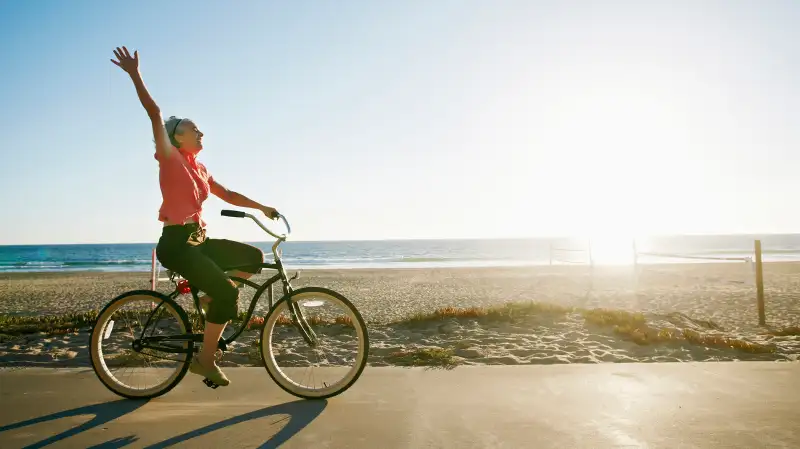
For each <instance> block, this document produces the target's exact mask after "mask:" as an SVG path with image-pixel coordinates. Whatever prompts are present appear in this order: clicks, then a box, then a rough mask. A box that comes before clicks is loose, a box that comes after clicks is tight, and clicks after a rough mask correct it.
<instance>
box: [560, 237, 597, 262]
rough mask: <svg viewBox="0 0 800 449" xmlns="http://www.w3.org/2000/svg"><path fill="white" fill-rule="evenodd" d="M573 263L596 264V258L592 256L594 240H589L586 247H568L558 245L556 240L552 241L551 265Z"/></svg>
mask: <svg viewBox="0 0 800 449" xmlns="http://www.w3.org/2000/svg"><path fill="white" fill-rule="evenodd" d="M554 263H555V264H571V265H584V264H588V265H589V266H594V258H593V257H592V242H591V240H590V241H589V243H588V245H587V246H586V247H585V248H566V247H563V246H557V245H556V244H555V243H554V242H552V241H551V242H550V265H553V264H554Z"/></svg>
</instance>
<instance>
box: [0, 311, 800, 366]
mask: <svg viewBox="0 0 800 449" xmlns="http://www.w3.org/2000/svg"><path fill="white" fill-rule="evenodd" d="M568 314H579V316H580V317H582V318H583V320H584V323H585V324H586V325H589V326H599V327H603V328H610V330H611V331H612V332H613V333H614V334H615V335H617V336H619V337H620V338H621V339H623V340H626V341H632V342H634V343H636V344H639V345H655V344H669V343H679V344H685V343H689V344H693V345H699V346H707V347H717V348H732V349H737V350H740V351H745V352H751V353H765V352H774V349H773V348H771V347H768V346H765V345H761V344H758V343H752V342H749V341H746V340H744V339H739V338H734V337H729V336H725V335H722V334H720V333H718V332H712V333H703V332H698V331H696V330H693V329H681V328H656V327H653V326H650V325H649V324H648V323H647V319H646V317H645V315H644V314H642V313H638V312H628V311H624V310H610V309H581V308H575V307H566V306H561V305H558V304H551V303H541V302H535V301H524V302H512V303H506V304H502V305H496V306H491V307H466V308H458V307H446V308H439V309H436V310H434V311H432V312H427V313H418V314H414V315H412V316H409V317H406V318H404V319H401V320H398V321H395V322H394V323H392V324H410V325H424V324H426V323H429V322H435V321H442V320H445V319H452V318H455V319H477V320H480V321H513V320H517V319H522V318H526V317H532V316H548V317H554V316H560V317H564V316H566V315H568ZM97 315H98V311H88V312H76V313H68V314H63V315H48V316H12V315H3V314H0V341H4V340H9V339H12V338H13V337H14V336H17V335H22V334H30V333H37V332H42V333H46V334H59V333H67V332H75V331H79V330H81V329H86V328H90V327H92V326H93V325H94V321H95V319H96V318H97ZM196 318H197V317H196V313H195V312H192V313H190V322H194V321H193V319H196ZM244 318H245V313H244V312H242V313H240V315H239V319H240V320H244ZM684 318H685V319H689V320H691V321H692V322H694V323H695V324H698V325H700V326H701V327H705V328H708V329H711V330H719V329H721V328H720V326H718V325H717V324H716V323H713V322H711V321H703V320H696V319H692V318H689V317H686V316H684ZM309 321H310V323H311V324H312V325H315V326H316V325H350V326H352V325H353V323H352V321H351V320H350V318H349V317H346V316H338V317H330V318H318V317H312V318H311V319H310V320H309ZM277 324H278V325H292V322H291V320H290V319H289V318H288V316H281V317H279V319H278V323H277ZM263 326H264V317H263V316H256V317H252V318H251V319H250V321H249V322H248V324H247V329H248V330H259V329H261V328H263ZM768 334H769V335H773V336H791V335H800V327H797V326H794V327H788V328H784V329H779V330H774V331H770V332H769V333H768ZM452 357H453V356H452V354H451V353H449V352H447V351H445V350H441V351H436V350H427V349H423V350H413V351H403V352H398V353H396V354H393V355H392V356H390V359H393V360H396V361H397V362H398V364H407V365H408V366H418V365H426V366H428V365H441V366H449V364H451V363H453V359H452Z"/></svg>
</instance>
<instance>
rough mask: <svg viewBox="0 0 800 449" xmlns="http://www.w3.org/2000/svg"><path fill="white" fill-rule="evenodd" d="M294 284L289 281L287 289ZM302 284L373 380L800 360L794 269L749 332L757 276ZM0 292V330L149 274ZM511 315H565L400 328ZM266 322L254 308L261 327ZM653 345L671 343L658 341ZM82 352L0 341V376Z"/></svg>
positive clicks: (677, 269) (45, 342) (430, 272)
mask: <svg viewBox="0 0 800 449" xmlns="http://www.w3.org/2000/svg"><path fill="white" fill-rule="evenodd" d="M269 271H271V270H269ZM295 271H296V270H295V269H288V270H287V272H288V274H289V275H292V274H294V272H295ZM300 272H301V275H300V277H299V278H298V279H296V280H295V281H293V282H292V285H294V286H295V287H296V288H300V287H303V286H322V287H328V288H332V289H333V290H336V291H338V292H340V293H342V294H343V295H345V296H346V297H348V298H349V299H350V300H351V301H352V302H353V303H354V304H355V305H356V307H357V308H358V309H359V311H360V312H361V313H362V315H363V316H364V319H365V320H366V321H367V322H368V323H369V324H368V331H369V334H370V340H371V341H370V343H371V351H370V360H369V364H370V365H371V366H387V365H400V366H406V365H408V364H418V365H419V364H421V365H437V366H440V365H453V366H457V365H472V364H478V365H481V364H536V363H606V362H658V361H674V362H679V361H717V360H773V361H779V360H782V361H791V360H798V356H800V336H798V335H775V331H778V330H781V329H788V328H791V327H793V326H794V327H796V326H800V302H798V301H797V299H796V297H795V292H796V291H798V290H799V289H800V262H765V263H764V291H765V297H766V316H767V325H768V326H767V327H759V326H758V325H757V309H756V293H755V290H756V288H755V285H754V282H752V283H750V282H749V281H748V278H753V277H754V276H753V273H752V271H748V269H747V268H746V267H745V264H730V263H701V264H697V263H689V264H673V263H669V264H661V265H648V266H646V267H645V268H644V269H642V270H640V272H639V273H638V275H637V273H635V272H634V270H633V269H632V267H629V266H596V267H594V269H591V267H588V266H580V265H577V266H576V265H554V266H549V265H547V266H529V267H481V268H477V267H448V268H432V269H429V268H419V267H404V268H359V269H344V270H343V269H313V270H300ZM588 273H591V274H592V276H588ZM269 275H271V273H262V274H259V275H256V276H254V278H253V280H254V281H255V282H260V281H263V280H265V279H266V278H267V277H268V276H269ZM0 281H2V282H0V318H2V317H3V316H5V317H8V316H41V315H45V316H47V315H63V314H65V313H82V312H87V311H90V310H97V309H99V308H102V307H103V306H104V305H105V304H106V303H108V301H110V300H111V299H112V298H113V297H115V296H116V295H118V294H120V293H122V292H124V291H127V290H132V289H149V287H150V273H149V272H93V271H83V272H77V273H76V272H38V273H29V272H28V273H0ZM753 281H754V279H753ZM169 287H171V284H170V283H169V282H160V283H159V285H158V288H157V290H158V291H161V292H165V293H166V292H169V291H171V289H170V288H169ZM248 290H249V292H248ZM185 296H186V295H184V297H182V301H186V299H187V298H186V297H185ZM251 298H252V289H245V290H244V291H243V293H242V297H241V298H240V302H239V307H240V311H242V312H244V311H246V309H247V308H248V306H249V304H250V300H251ZM265 303H266V301H265V302H264V303H263V304H265ZM510 303H515V304H540V305H542V304H543V305H547V306H552V307H554V308H556V309H559V310H569V311H568V312H564V313H556V314H554V313H546V312H536V313H530V314H527V315H524V314H523V315H524V316H518V317H515V318H514V319H507V320H504V319H501V320H492V319H488V318H476V317H474V316H472V317H471V316H458V314H455V315H453V316H446V315H445V316H440V317H438V318H435V319H429V320H427V321H424V322H419V321H418V322H412V321H410V320H409V317H413V316H415V315H419V314H427V315H430V314H432V313H433V312H434V311H436V310H445V309H448V308H449V309H450V310H453V308H456V309H469V308H477V309H490V308H497V307H504V305H508V304H510ZM182 304H185V305H188V304H189V303H188V302H184V303H182ZM537 307H538V306H537ZM532 310H534V309H532ZM536 310H539V309H536ZM604 310H611V311H616V312H614V313H615V314H616V315H614V316H619V317H623V318H620V319H622V321H620V322H618V323H616V324H614V323H612V324H607V323H606V324H601V325H598V324H596V323H593V322H590V321H588V320H587V318H586V313H585V311H590V312H591V313H598V311H604ZM264 312H265V310H264V308H263V305H262V304H260V305H259V307H258V308H257V309H256V314H258V315H260V316H263V315H264ZM631 314H638V315H641V317H642V320H640V321H636V320H633V319H632V318H630V317H631V316H632V315H631ZM624 317H628V318H624ZM625 320H628V321H625ZM705 322H710V323H713V324H714V325H715V326H718V328H715V327H713V326H712V327H707V326H705V325H704V324H703V323H705ZM665 332H666V333H665ZM2 333H3V324H2V321H0V334H2ZM798 333H800V332H798ZM226 334H227V332H226ZM659 335H662V336H663V335H671V336H672V337H670V338H668V339H665V340H660V339H659V338H660V337H659ZM240 338H241V339H242V341H241V344H239V343H237V345H236V347H235V348H231V351H230V352H229V353H227V354H226V357H225V361H224V362H223V363H222V365H223V366H234V365H237V366H238V365H243V366H251V365H252V364H255V365H259V364H260V358H259V359H257V360H255V359H253V358H252V357H251V354H252V352H253V347H252V344H253V342H254V341H257V339H258V336H257V333H256V332H253V331H247V332H245V333H244V334H243V336H242V337H240ZM87 344H88V333H87V332H86V328H82V329H78V332H63V333H56V334H53V335H48V334H46V333H44V334H42V333H32V334H26V335H23V336H11V335H7V336H0V364H9V365H31V366H33V365H37V366H64V365H65V364H66V365H68V366H73V365H77V366H88V350H87ZM726 345H728V346H730V345H735V346H737V347H728V346H726ZM748 345H749V346H748ZM747 348H750V349H747ZM765 349H770V350H769V351H767V350H765Z"/></svg>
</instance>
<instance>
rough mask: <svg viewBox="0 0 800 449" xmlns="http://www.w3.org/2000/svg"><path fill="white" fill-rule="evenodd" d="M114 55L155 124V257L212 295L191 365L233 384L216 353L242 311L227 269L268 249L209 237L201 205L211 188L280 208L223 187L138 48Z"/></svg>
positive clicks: (268, 210) (236, 201)
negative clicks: (152, 88) (148, 74)
mask: <svg viewBox="0 0 800 449" xmlns="http://www.w3.org/2000/svg"><path fill="white" fill-rule="evenodd" d="M114 55H115V56H116V57H117V60H116V61H115V60H113V59H112V60H111V62H113V63H114V64H116V65H117V66H118V67H120V68H121V69H122V70H124V71H125V72H126V73H128V75H130V77H131V80H132V81H133V85H134V86H135V87H136V93H137V94H138V95H139V100H140V101H141V103H142V106H144V109H145V111H147V115H148V116H150V122H151V123H152V126H153V137H154V138H155V144H156V153H155V158H156V160H157V161H158V163H159V184H160V186H161V195H162V198H163V201H162V204H161V209H160V210H159V217H158V219H159V221H162V222H163V223H164V227H163V230H162V233H161V238H160V239H159V241H158V246H157V247H156V256H157V257H158V260H159V262H161V265H163V266H164V267H165V268H167V269H170V270H172V271H174V272H176V273H178V274H180V275H181V276H183V277H184V278H185V279H186V280H188V281H189V282H190V283H191V284H193V285H194V286H196V287H197V288H198V289H200V290H201V291H202V292H204V293H206V295H207V296H204V297H202V298H201V301H202V302H203V307H204V308H206V307H207V310H208V313H207V314H206V326H205V331H204V336H203V349H202V351H201V352H200V354H198V356H197V357H194V358H193V359H192V364H191V366H190V367H189V370H190V371H191V372H193V373H195V374H199V375H201V376H203V377H206V378H208V379H210V380H211V381H213V382H214V383H216V384H218V385H228V384H229V383H230V381H229V380H228V378H227V377H226V376H225V374H224V373H223V372H222V370H220V369H219V367H218V366H217V364H216V361H215V358H214V354H215V353H216V352H217V343H218V341H219V339H220V337H221V336H222V331H223V330H224V329H225V326H226V324H227V323H228V321H229V320H231V319H234V318H236V317H237V316H238V299H239V290H238V288H237V283H235V282H234V281H232V280H231V278H230V277H229V275H228V274H227V273H226V271H230V270H229V267H233V266H236V265H245V264H257V263H261V262H263V260H264V253H263V252H262V251H261V250H260V249H258V248H256V247H254V246H250V245H246V244H244V243H240V242H234V241H231V240H224V239H207V238H206V237H205V222H204V221H203V219H202V217H201V213H202V205H203V202H204V201H205V200H206V198H208V194H209V193H212V194H214V195H216V196H218V197H219V198H221V199H222V200H223V201H225V202H227V203H229V204H233V205H234V206H241V207H249V208H253V209H258V210H260V211H261V212H263V213H264V215H265V216H267V218H270V219H275V218H277V217H278V212H277V211H276V210H275V209H273V208H272V207H268V206H264V205H262V204H260V203H257V202H255V201H253V200H251V199H249V198H247V197H246V196H244V195H242V194H240V193H237V192H234V191H231V190H229V189H227V188H225V187H223V186H222V185H221V184H220V183H218V182H217V181H216V180H215V179H214V178H213V177H212V176H211V175H209V174H208V171H207V170H206V167H205V166H204V165H203V164H201V163H200V162H198V161H197V154H198V153H199V152H200V150H202V149H203V133H202V132H200V131H199V130H198V129H197V126H196V125H195V123H194V122H192V121H191V120H189V119H181V118H177V117H175V116H172V117H170V118H169V119H168V120H167V121H166V122H165V121H163V119H162V117H161V110H160V109H159V107H158V105H156V103H155V101H153V98H152V97H151V96H150V94H149V93H148V92H147V88H146V87H145V85H144V82H143V81H142V76H141V73H140V72H139V52H138V51H134V53H133V56H131V54H130V52H128V49H127V48H126V47H122V48H119V47H117V49H116V50H115V51H114ZM260 271H261V270H260V269H259V268H253V269H249V270H247V272H241V271H233V272H232V273H231V274H234V273H235V275H236V276H239V277H242V278H245V279H246V278H248V277H250V276H252V275H253V274H256V273H259V272H260Z"/></svg>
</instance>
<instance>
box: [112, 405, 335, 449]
mask: <svg viewBox="0 0 800 449" xmlns="http://www.w3.org/2000/svg"><path fill="white" fill-rule="evenodd" d="M327 405H328V401H327V400H324V399H323V400H318V401H316V400H297V401H292V402H286V403H283V404H279V405H273V406H270V407H266V408H262V409H261V410H255V411H252V412H248V413H244V414H242V415H239V416H234V417H231V418H228V419H224V420H222V421H219V422H217V423H214V424H209V425H207V426H205V427H202V428H200V429H195V430H192V431H190V432H186V433H184V434H182V435H178V436H174V437H172V438H169V439H166V440H164V441H161V442H158V443H154V444H151V445H149V446H147V449H151V448H152V449H160V448H165V447H170V446H172V445H175V444H178V443H182V442H184V441H188V440H191V439H192V438H197V437H199V436H203V435H207V434H209V433H211V432H214V431H217V430H220V429H223V428H225V427H228V426H232V425H235V424H240V423H243V422H246V421H251V420H254V419H259V418H264V417H267V416H270V415H289V417H288V420H289V422H288V423H287V424H286V425H285V426H284V427H283V428H282V429H281V430H280V431H278V433H276V434H275V435H273V436H272V438H270V439H269V440H267V441H265V442H264V443H263V444H262V445H261V446H259V449H268V448H276V447H278V446H280V445H281V444H283V443H285V442H287V441H289V439H290V438H291V437H293V436H294V435H296V434H297V433H298V432H300V431H301V430H303V429H304V428H305V427H306V426H307V425H309V424H310V423H311V422H312V421H313V420H314V419H316V418H317V417H318V416H319V415H320V414H321V413H322V411H323V410H325V407H326V406H327ZM284 419H287V418H281V419H279V420H277V421H275V422H273V423H272V424H277V423H279V422H280V421H283V420H284ZM115 447H120V446H115Z"/></svg>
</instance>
